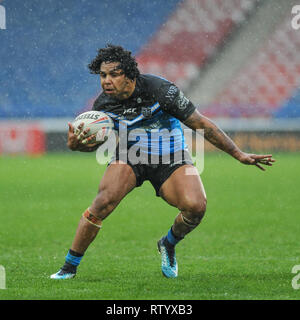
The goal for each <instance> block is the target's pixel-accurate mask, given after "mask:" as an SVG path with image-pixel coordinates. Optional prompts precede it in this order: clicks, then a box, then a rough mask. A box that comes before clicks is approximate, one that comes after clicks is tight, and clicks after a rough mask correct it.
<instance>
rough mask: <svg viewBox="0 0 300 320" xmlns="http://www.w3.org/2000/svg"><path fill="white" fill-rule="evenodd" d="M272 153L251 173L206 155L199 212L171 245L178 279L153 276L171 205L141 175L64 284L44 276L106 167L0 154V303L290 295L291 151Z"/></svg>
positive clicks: (297, 204)
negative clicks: (2, 283)
mask: <svg viewBox="0 0 300 320" xmlns="http://www.w3.org/2000/svg"><path fill="white" fill-rule="evenodd" d="M273 156H274V157H275V158H276V159H277V163H276V164H275V165H274V166H273V167H272V168H268V170H267V171H266V172H262V171H260V170H259V169H257V168H256V167H253V166H245V165H242V164H240V163H238V162H237V161H235V160H234V159H233V158H231V157H230V156H228V155H226V154H223V153H211V154H206V155H205V168H204V172H203V173H202V175H201V177H202V180H203V182H204V185H205V189H206V193H207V197H208V208H207V213H206V216H205V217H204V220H203V221H202V223H201V225H200V226H199V227H198V228H197V229H196V230H194V231H193V232H192V233H191V234H189V235H188V236H187V237H186V239H185V240H184V241H182V242H181V243H180V244H179V245H178V247H177V251H176V253H177V260H178V264H179V277H178V278H177V279H166V278H164V277H163V276H162V274H161V271H160V255H159V254H158V252H157V249H156V241H157V240H158V239H159V238H160V237H161V236H162V235H164V234H166V232H167V231H168V229H169V227H170V226H171V225H172V223H173V220H174V218H175V216H176V214H177V210H176V209H175V208H172V207H170V206H168V205H167V204H166V203H164V202H163V200H162V199H160V198H157V197H155V193H154V189H153V188H152V186H151V185H150V183H148V182H146V183H144V185H143V186H142V187H141V188H137V189H135V190H134V191H133V192H132V193H130V194H129V195H128V196H127V197H126V198H125V199H124V200H123V202H121V204H120V205H119V207H118V208H117V209H116V210H115V211H114V212H113V213H112V214H111V216H110V217H109V218H108V219H107V220H105V222H104V224H103V229H102V230H101V231H100V233H99V234H98V237H97V238H96V240H95V241H94V242H93V243H92V245H91V246H90V248H89V249H88V251H87V252H86V255H85V256H84V258H83V260H82V263H81V265H80V267H79V270H78V274H77V276H76V278H75V279H72V280H69V281H54V280H50V279H49V275H50V274H52V273H54V272H56V271H57V270H58V269H59V267H60V266H61V265H62V264H63V262H64V257H65V255H66V253H67V250H68V248H69V247H70V245H71V242H72V240H73V236H74V234H75V230H76V227H77V224H78V221H79V218H80V216H81V213H82V212H83V211H84V210H85V209H86V208H87V207H88V206H89V204H90V203H91V201H92V199H93V198H94V196H95V195H96V191H97V187H98V183H99V180H100V178H101V176H102V174H103V171H104V169H105V167H104V166H99V165H98V163H97V162H96V160H95V155H94V154H80V153H66V154H48V155H46V156H43V157H38V158H30V157H1V158H0V190H1V193H0V194H1V196H0V197H1V198H0V199H1V201H0V212H1V214H0V265H2V266H4V268H5V270H6V290H0V300H1V299H11V300H14V299H26V300H27V299H30V300H35V299H42V300H46V299H68V300H71V299H100V300H125V299H126V300H139V299H143V300H150V299H159V300H171V299H180V300H200V299H218V300H219V299H222V300H223V299H247V300H248V299H249V300H251V299H260V300H261V299H299V297H300V290H295V289H293V287H292V284H291V283H292V279H293V277H294V276H295V274H292V272H291V270H292V268H293V266H294V265H300V246H299V225H300V214H299V213H300V199H299V190H300V179H299V178H300V174H299V173H300V167H299V154H273ZM112 183H113V182H112Z"/></svg>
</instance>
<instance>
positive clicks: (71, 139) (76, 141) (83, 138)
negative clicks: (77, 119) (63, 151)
mask: <svg viewBox="0 0 300 320" xmlns="http://www.w3.org/2000/svg"><path fill="white" fill-rule="evenodd" d="M68 126H69V130H68V142H67V146H68V148H69V149H71V150H72V151H81V152H92V151H95V150H96V149H97V148H98V147H99V143H94V141H95V138H96V136H95V135H91V136H89V137H87V135H88V132H89V129H85V130H82V127H83V123H81V124H80V125H79V126H78V129H77V130H75V129H74V127H73V125H72V124H71V123H68Z"/></svg>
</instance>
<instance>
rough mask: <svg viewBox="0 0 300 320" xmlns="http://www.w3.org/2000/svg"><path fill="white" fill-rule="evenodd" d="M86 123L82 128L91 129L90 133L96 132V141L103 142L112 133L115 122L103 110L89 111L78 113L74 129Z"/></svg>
mask: <svg viewBox="0 0 300 320" xmlns="http://www.w3.org/2000/svg"><path fill="white" fill-rule="evenodd" d="M81 123H84V125H83V128H82V130H85V129H87V128H89V129H90V131H89V135H88V136H90V135H92V134H96V141H97V142H102V141H104V140H105V139H107V137H108V136H109V135H110V134H111V133H112V131H113V129H114V122H113V120H112V119H111V117H109V116H108V115H107V114H105V113H104V112H102V111H87V112H84V113H81V114H80V115H78V116H77V117H76V118H75V120H74V122H73V127H74V131H75V132H76V129H77V128H78V126H79V125H80V124H81Z"/></svg>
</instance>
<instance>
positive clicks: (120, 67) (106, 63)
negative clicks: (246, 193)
mask: <svg viewBox="0 0 300 320" xmlns="http://www.w3.org/2000/svg"><path fill="white" fill-rule="evenodd" d="M89 68H90V70H91V72H92V73H94V74H99V75H100V80H101V86H102V89H103V91H102V93H101V94H100V95H99V97H98V98H97V99H96V100H95V103H94V105H93V110H98V111H100V110H101V111H103V112H105V113H107V114H108V115H110V116H111V118H112V119H113V120H114V124H115V129H116V130H118V129H120V127H121V125H126V127H127V130H128V132H130V131H131V130H133V129H137V128H140V129H143V133H141V136H140V137H139V139H138V141H136V142H135V143H136V144H137V145H138V146H139V152H140V153H144V154H146V155H147V157H148V159H149V160H150V161H149V162H148V163H147V162H143V163H142V162H137V163H136V162H134V161H132V160H131V159H130V157H128V154H127V152H126V151H127V150H121V149H120V148H119V147H117V150H116V152H115V155H114V157H113V159H112V160H111V161H110V163H109V165H108V166H107V168H106V171H105V173H104V175H103V177H102V179H101V181H100V185H99V190H98V194H97V196H96V197H95V199H94V200H93V202H92V203H91V205H90V207H89V208H87V209H86V211H85V212H84V213H83V215H82V217H81V219H80V221H79V225H78V227H77V231H76V234H75V237H74V240H73V243H72V245H71V248H70V249H69V251H68V253H67V255H66V259H65V263H64V265H63V266H62V268H61V269H60V270H59V271H58V272H57V273H55V274H53V275H51V278H52V279H70V278H73V277H75V275H76V270H77V267H78V265H79V263H80V261H81V259H82V257H83V255H84V253H85V251H86V250H87V248H88V247H89V245H90V244H91V242H92V241H93V240H94V239H95V237H96V235H97V234H98V232H99V230H100V228H101V226H102V222H103V221H104V220H105V219H106V218H107V217H108V216H109V215H110V213H111V212H112V211H113V210H114V209H115V208H116V207H117V205H118V204H119V203H120V201H121V200H122V199H123V198H124V197H125V196H126V195H127V194H128V193H129V192H130V191H132V190H133V189H134V188H135V187H139V186H141V185H142V183H143V182H144V181H145V180H149V181H150V182H151V184H152V185H153V187H154V189H155V191H156V195H157V196H159V197H161V198H162V199H163V200H165V201H166V202H167V203H168V204H170V205H171V206H174V207H176V208H177V209H178V211H179V213H178V214H177V216H176V217H175V220H174V223H173V225H172V226H171V228H170V229H169V230H168V231H167V232H166V235H165V236H163V237H162V238H161V239H160V240H159V241H158V243H157V246H158V250H159V252H160V253H161V270H162V273H163V275H164V276H165V277H168V278H175V277H177V275H178V267H177V261H176V255H175V246H176V245H177V244H178V243H179V242H180V241H182V239H184V237H185V236H186V235H187V234H188V233H189V232H191V231H192V230H194V229H195V228H196V227H197V226H198V225H199V224H200V222H201V220H202V218H203V216H204V213H205V210H206V194H205V190H204V187H203V184H202V182H201V179H200V176H199V174H198V171H197V169H196V167H194V165H193V162H192V160H191V158H190V156H189V154H188V151H187V147H186V144H185V142H184V137H183V131H182V129H181V124H180V122H182V123H183V124H184V125H186V126H187V127H189V128H191V129H193V130H197V129H203V130H204V138H205V139H207V140H208V141H209V142H210V143H212V144H213V145H215V146H216V147H217V148H219V149H221V150H223V151H224V152H227V153H228V154H229V155H231V156H232V157H233V158H235V159H236V160H238V161H240V162H241V163H243V164H247V165H255V166H256V167H258V168H259V169H261V170H265V169H264V167H263V166H262V165H267V166H271V165H272V163H273V162H274V161H275V160H274V159H273V158H272V155H271V154H268V155H256V154H249V153H245V152H243V151H241V150H240V149H239V148H238V147H237V146H236V144H235V143H234V142H233V141H232V140H231V139H230V138H229V137H228V136H227V135H226V134H225V133H224V132H223V131H222V130H221V129H220V128H218V127H217V126H216V125H215V124H214V123H213V122H212V121H211V120H210V119H208V118H206V117H205V116H203V115H202V114H200V113H199V111H198V110H197V109H196V108H195V106H194V105H193V103H192V102H191V101H190V100H189V99H188V98H187V97H185V95H184V94H183V92H182V91H181V90H180V89H179V88H178V87H177V86H176V85H175V84H174V83H171V82H169V81H167V80H166V79H163V78H160V77H157V76H154V75H146V74H140V72H139V69H138V67H137V62H136V61H135V58H134V57H133V56H132V55H131V52H130V51H127V50H125V49H124V48H122V47H121V46H114V45H107V46H106V47H105V48H102V49H99V51H98V55H97V56H96V58H95V59H94V60H93V61H92V62H91V63H90V64H89ZM82 125H83V124H81V125H80V126H79V129H78V130H76V131H75V130H74V127H73V126H72V124H71V123H69V131H68V147H69V148H70V149H71V150H74V151H76V150H77V151H82V152H92V151H95V150H96V149H97V148H98V147H99V144H96V143H95V136H93V135H92V136H88V129H87V130H82ZM152 129H156V130H157V129H158V130H161V129H167V130H169V132H170V131H172V132H173V133H174V137H173V139H172V140H170V141H169V147H168V148H166V147H161V145H160V146H159V147H158V148H153V149H152V148H151V146H152V144H150V145H151V146H150V148H149V139H151V137H152V136H151V134H150V132H151V130H152ZM133 143H134V142H132V141H131V142H130V141H128V148H129V147H131V146H132V145H133ZM124 151H125V153H124ZM124 154H125V158H124ZM153 154H155V155H157V156H158V159H159V160H158V162H157V163H154V164H153V163H151V155H153ZM166 154H167V155H168V156H169V161H167V162H165V161H163V160H162V159H163V156H164V155H166ZM178 154H179V155H181V156H182V157H177V155H178ZM147 157H146V159H147ZM178 159H180V160H178ZM187 168H188V169H189V174H186V169H187ZM191 173H192V174H191ZM112 181H113V183H111V182H112Z"/></svg>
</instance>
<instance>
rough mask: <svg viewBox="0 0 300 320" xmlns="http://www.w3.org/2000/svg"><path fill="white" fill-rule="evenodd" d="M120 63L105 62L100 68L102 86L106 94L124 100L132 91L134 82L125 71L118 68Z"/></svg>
mask: <svg viewBox="0 0 300 320" xmlns="http://www.w3.org/2000/svg"><path fill="white" fill-rule="evenodd" d="M118 66H119V62H103V63H102V64H101V67H100V79H101V86H102V88H103V91H104V92H105V94H107V95H110V96H112V97H115V98H118V99H124V98H126V96H127V93H128V91H130V86H131V83H132V81H130V79H128V78H127V77H126V76H125V74H124V72H123V70H121V69H119V68H118Z"/></svg>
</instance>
